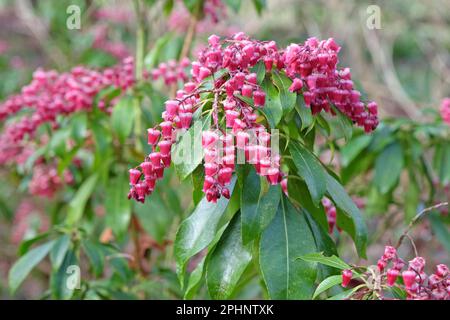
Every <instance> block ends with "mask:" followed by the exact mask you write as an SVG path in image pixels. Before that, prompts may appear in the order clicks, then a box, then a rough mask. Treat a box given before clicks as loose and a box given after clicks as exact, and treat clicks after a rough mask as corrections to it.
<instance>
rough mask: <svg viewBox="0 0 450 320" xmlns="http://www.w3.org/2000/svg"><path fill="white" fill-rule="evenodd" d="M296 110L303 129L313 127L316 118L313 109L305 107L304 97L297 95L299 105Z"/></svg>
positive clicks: (297, 104)
mask: <svg viewBox="0 0 450 320" xmlns="http://www.w3.org/2000/svg"><path fill="white" fill-rule="evenodd" d="M295 109H296V110H297V113H298V115H299V116H300V120H301V121H302V126H301V129H302V130H304V129H306V128H309V127H311V125H312V124H313V123H314V118H313V116H312V113H311V108H309V107H307V106H306V105H305V100H303V96H301V95H297V103H296V105H295Z"/></svg>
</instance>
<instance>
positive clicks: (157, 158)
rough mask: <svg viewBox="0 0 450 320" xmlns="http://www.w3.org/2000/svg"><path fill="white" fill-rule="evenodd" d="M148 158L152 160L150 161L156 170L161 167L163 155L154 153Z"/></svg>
mask: <svg viewBox="0 0 450 320" xmlns="http://www.w3.org/2000/svg"><path fill="white" fill-rule="evenodd" d="M148 157H149V158H150V161H151V162H152V165H153V167H154V168H156V167H159V166H160V165H161V153H159V152H152V153H150V155H149V156H148Z"/></svg>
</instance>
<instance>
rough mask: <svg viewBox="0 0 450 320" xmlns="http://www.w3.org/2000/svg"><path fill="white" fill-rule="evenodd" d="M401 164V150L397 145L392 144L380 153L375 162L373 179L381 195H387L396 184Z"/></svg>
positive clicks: (402, 161) (402, 162)
mask: <svg viewBox="0 0 450 320" xmlns="http://www.w3.org/2000/svg"><path fill="white" fill-rule="evenodd" d="M403 164H404V156H403V149H402V146H401V145H400V144H399V143H392V144H391V145H389V146H388V147H387V148H386V149H384V150H383V152H381V154H380V155H379V156H378V158H377V159H376V161H375V179H374V184H375V185H376V186H377V188H378V190H380V192H381V193H387V192H388V191H389V190H391V189H392V188H393V187H394V186H395V185H396V184H397V182H398V180H399V178H400V174H401V172H402V169H403Z"/></svg>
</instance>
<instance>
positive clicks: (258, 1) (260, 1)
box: [253, 0, 266, 15]
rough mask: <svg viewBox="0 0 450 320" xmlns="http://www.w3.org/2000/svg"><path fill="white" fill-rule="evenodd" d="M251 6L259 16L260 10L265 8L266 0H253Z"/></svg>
mask: <svg viewBox="0 0 450 320" xmlns="http://www.w3.org/2000/svg"><path fill="white" fill-rule="evenodd" d="M253 5H254V6H255V9H256V12H257V13H258V15H261V13H262V10H263V9H265V8H266V0H253Z"/></svg>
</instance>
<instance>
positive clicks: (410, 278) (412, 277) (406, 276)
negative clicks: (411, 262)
mask: <svg viewBox="0 0 450 320" xmlns="http://www.w3.org/2000/svg"><path fill="white" fill-rule="evenodd" d="M402 277H403V283H404V284H405V287H406V288H407V289H409V288H411V287H412V286H413V284H414V283H415V281H416V273H415V272H414V271H412V270H407V271H403V272H402Z"/></svg>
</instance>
